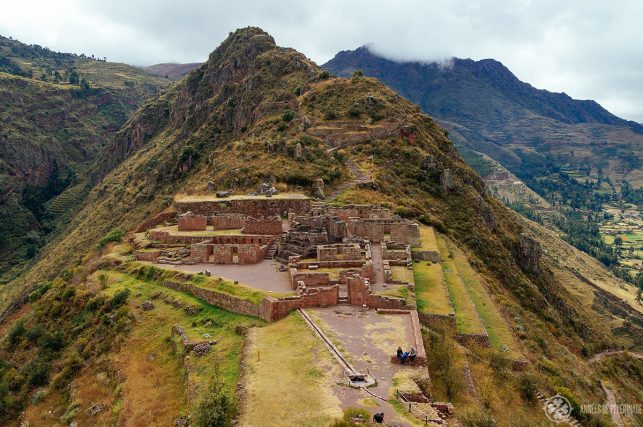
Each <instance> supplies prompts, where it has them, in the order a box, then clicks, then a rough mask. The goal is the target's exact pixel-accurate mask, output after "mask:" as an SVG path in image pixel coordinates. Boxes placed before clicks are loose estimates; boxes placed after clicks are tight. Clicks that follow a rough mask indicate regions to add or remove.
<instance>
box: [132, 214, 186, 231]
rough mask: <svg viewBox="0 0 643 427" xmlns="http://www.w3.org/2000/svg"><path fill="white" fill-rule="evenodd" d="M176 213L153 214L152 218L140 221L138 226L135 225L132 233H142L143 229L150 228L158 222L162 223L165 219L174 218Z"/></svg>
mask: <svg viewBox="0 0 643 427" xmlns="http://www.w3.org/2000/svg"><path fill="white" fill-rule="evenodd" d="M176 215H177V212H176V211H169V212H161V213H158V214H156V215H154V216H153V217H152V218H150V219H148V220H146V221H145V222H143V223H141V224H140V225H139V226H138V227H136V230H134V233H142V232H144V231H147V230H149V229H150V228H154V227H156V226H157V225H159V224H163V223H164V222H165V221H171V220H173V219H175V218H176Z"/></svg>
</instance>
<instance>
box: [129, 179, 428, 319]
mask: <svg viewBox="0 0 643 427" xmlns="http://www.w3.org/2000/svg"><path fill="white" fill-rule="evenodd" d="M269 186H270V187H272V186H271V185H270V184H268V183H266V184H265V185H262V187H261V191H260V192H263V193H266V194H273V193H272V191H271V190H270V188H269ZM175 208H176V211H175V212H174V216H172V215H169V213H163V214H159V215H157V216H156V217H154V218H153V219H151V220H148V221H146V222H145V223H144V224H142V225H141V226H139V230H140V229H141V228H143V226H144V225H145V227H147V229H146V231H140V233H141V234H144V238H142V241H141V242H139V243H140V244H139V245H138V247H137V250H136V252H135V255H136V257H137V259H139V260H142V261H151V262H156V263H169V264H256V263H260V262H262V261H264V259H273V260H274V261H275V262H276V263H277V264H278V265H280V266H281V267H280V268H278V270H279V271H286V272H287V273H288V275H289V278H290V284H291V289H293V290H296V291H297V292H298V294H299V295H300V297H301V298H304V299H303V300H297V301H300V303H301V304H314V303H313V302H312V301H318V302H319V301H323V304H332V303H333V301H335V303H342V302H343V303H349V304H355V305H367V306H369V307H375V308H389V309H404V308H406V301H405V300H404V299H401V298H394V297H385V296H381V295H377V294H375V293H373V291H372V289H371V283H375V282H374V280H375V278H376V272H375V268H374V265H373V253H372V250H371V249H372V245H378V246H379V248H381V249H379V250H381V263H382V271H383V276H384V282H385V283H391V284H401V283H398V282H396V281H395V280H393V277H392V273H391V267H392V266H401V267H404V268H411V265H412V249H413V248H414V247H418V246H420V244H421V242H420V232H419V226H418V224H416V223H414V222H412V221H409V220H407V219H403V218H400V217H399V216H397V215H395V214H394V213H392V212H391V211H390V210H389V209H387V208H384V207H381V206H374V205H346V206H332V205H327V204H324V203H320V202H312V201H311V200H310V199H309V198H307V197H305V196H302V195H287V194H285V195H279V196H278V197H271V198H266V197H265V195H264V196H233V197H226V198H218V197H217V198H207V197H199V198H195V199H194V200H177V201H175ZM284 217H287V220H284V219H282V218H284ZM379 250H378V254H379ZM378 257H379V255H378ZM378 262H380V261H379V258H378ZM378 268H379V267H378ZM379 283H381V282H379ZM249 285H252V284H249ZM326 290H328V291H329V292H326ZM331 290H332V291H331ZM320 292H321V293H320ZM304 300H305V301H306V302H305V303H304V302H302V301H304ZM278 301H280V300H278ZM293 301H294V300H293ZM293 301H291V302H290V303H288V304H286V305H283V304H281V306H283V307H286V306H291V305H293V304H295V302H293ZM284 304H285V303H284ZM320 304H321V302H320ZM281 306H280V307H281ZM308 306H311V305H308ZM283 307H282V308H280V309H279V310H282V309H283V310H285V308H283ZM266 316H268V315H267V314H266Z"/></svg>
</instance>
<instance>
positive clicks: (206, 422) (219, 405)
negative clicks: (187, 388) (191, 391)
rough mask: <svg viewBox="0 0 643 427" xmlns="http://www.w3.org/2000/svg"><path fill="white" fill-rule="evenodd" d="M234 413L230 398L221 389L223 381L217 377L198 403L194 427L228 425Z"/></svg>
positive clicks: (230, 423)
mask: <svg viewBox="0 0 643 427" xmlns="http://www.w3.org/2000/svg"><path fill="white" fill-rule="evenodd" d="M235 415H236V408H235V406H234V402H233V401H232V399H231V398H230V397H229V396H228V395H227V394H226V393H225V392H224V391H223V382H221V381H220V380H219V379H218V378H217V377H215V379H214V381H213V382H212V383H211V384H210V387H209V388H208V391H207V393H206V395H205V397H204V398H203V400H201V403H199V406H198V407H197V409H196V414H195V416H194V426H196V427H228V426H231V425H232V421H233V420H234V417H235Z"/></svg>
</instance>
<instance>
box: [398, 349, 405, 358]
mask: <svg viewBox="0 0 643 427" xmlns="http://www.w3.org/2000/svg"><path fill="white" fill-rule="evenodd" d="M402 354H404V352H403V351H402V347H398V348H397V358H398V359H402Z"/></svg>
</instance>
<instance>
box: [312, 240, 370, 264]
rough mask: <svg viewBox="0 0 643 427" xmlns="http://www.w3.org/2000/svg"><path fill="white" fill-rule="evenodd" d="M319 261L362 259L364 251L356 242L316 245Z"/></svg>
mask: <svg viewBox="0 0 643 427" xmlns="http://www.w3.org/2000/svg"><path fill="white" fill-rule="evenodd" d="M317 259H318V260H320V261H342V260H359V259H364V252H363V251H362V248H361V247H360V245H358V244H357V243H337V244H331V245H319V246H317Z"/></svg>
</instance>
